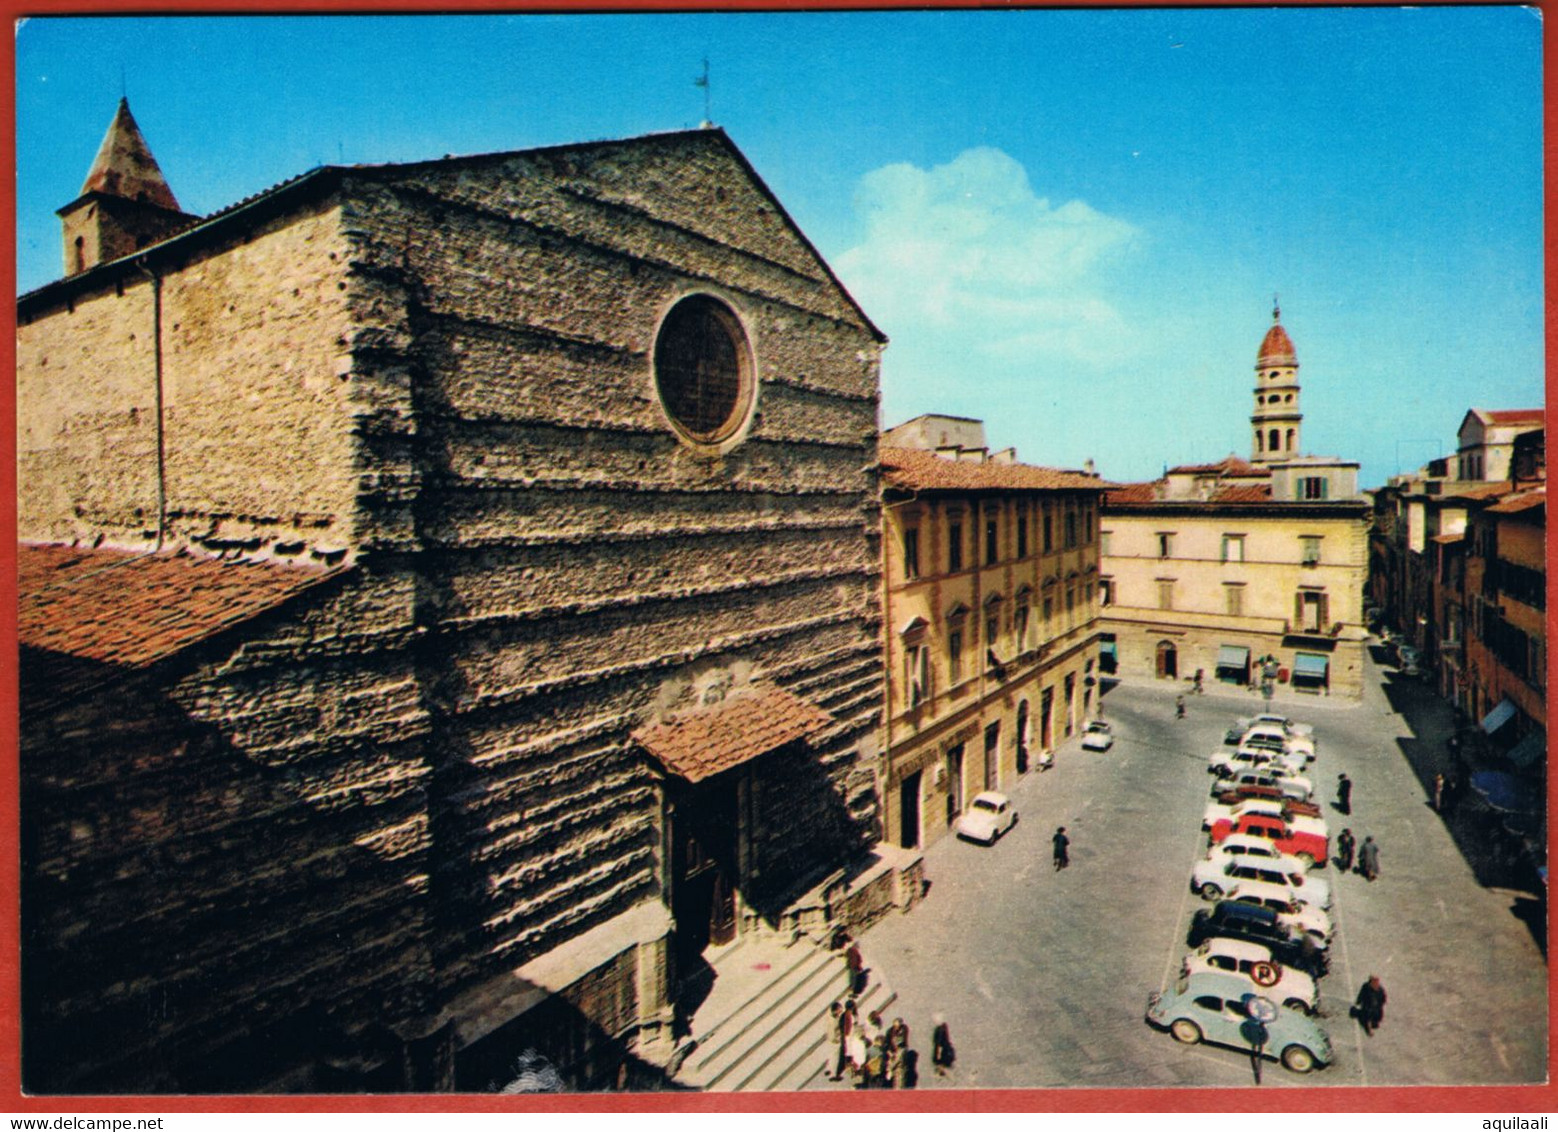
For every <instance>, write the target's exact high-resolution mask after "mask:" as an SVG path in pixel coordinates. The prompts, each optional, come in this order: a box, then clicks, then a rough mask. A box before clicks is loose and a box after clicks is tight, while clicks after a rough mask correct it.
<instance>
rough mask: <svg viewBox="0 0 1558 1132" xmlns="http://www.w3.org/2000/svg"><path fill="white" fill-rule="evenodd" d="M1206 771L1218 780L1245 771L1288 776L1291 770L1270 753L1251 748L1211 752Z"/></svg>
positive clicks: (1224, 749)
mask: <svg viewBox="0 0 1558 1132" xmlns="http://www.w3.org/2000/svg"><path fill="white" fill-rule="evenodd" d="M1206 769H1207V770H1209V771H1211V772H1212V773H1213V774H1215V775H1217V777H1218V778H1232V777H1233V776H1234V775H1236V774H1238V773H1240V772H1241V771H1246V770H1255V771H1262V772H1264V773H1267V774H1276V773H1282V774H1288V773H1291V772H1292V769H1293V768H1292V767H1291V766H1289V765H1288V764H1287V763H1285V762H1279V761H1278V759H1277V756H1276V754H1275V753H1274V752H1272V751H1262V750H1257V749H1255V748H1253V747H1240V748H1239V749H1238V750H1234V751H1230V750H1228V749H1227V748H1226V747H1225V748H1223V749H1221V750H1217V751H1213V752H1212V755H1211V757H1210V758H1209V759H1208V760H1207V765H1206Z"/></svg>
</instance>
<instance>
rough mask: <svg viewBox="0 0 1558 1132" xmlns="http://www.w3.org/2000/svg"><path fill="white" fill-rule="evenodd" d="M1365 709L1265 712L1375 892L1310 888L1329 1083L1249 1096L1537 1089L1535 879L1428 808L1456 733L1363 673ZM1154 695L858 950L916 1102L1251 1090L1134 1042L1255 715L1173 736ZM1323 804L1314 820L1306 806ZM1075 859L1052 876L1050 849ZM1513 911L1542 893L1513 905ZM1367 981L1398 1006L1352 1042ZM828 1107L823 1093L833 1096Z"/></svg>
mask: <svg viewBox="0 0 1558 1132" xmlns="http://www.w3.org/2000/svg"><path fill="white" fill-rule="evenodd" d="M1366 682H1367V686H1366V690H1365V695H1364V697H1363V700H1362V702H1361V703H1350V704H1349V703H1343V702H1341V701H1333V700H1330V699H1326V698H1324V697H1315V696H1304V695H1298V694H1293V693H1288V694H1286V695H1283V694H1282V693H1279V694H1278V696H1277V698H1276V700H1275V701H1274V707H1276V708H1279V709H1283V710H1286V711H1287V712H1288V713H1289V714H1291V715H1292V716H1294V718H1297V719H1300V720H1303V721H1305V722H1309V723H1313V724H1314V727H1315V734H1316V737H1317V739H1318V740H1319V755H1318V759H1317V761H1316V763H1315V764H1314V766H1313V767H1312V768H1311V775H1312V777H1313V778H1314V780H1315V785H1316V793H1317V800H1320V801H1323V802H1324V803H1325V804H1326V807H1325V808H1326V818H1327V820H1328V822H1329V823H1330V825H1331V832H1332V835H1333V836H1334V835H1335V834H1336V833H1337V832H1339V831H1340V829H1341V827H1342V826H1344V825H1348V826H1350V827H1351V828H1352V829H1353V831H1354V833H1356V834H1357V836H1358V839H1359V841H1360V843H1361V841H1362V839H1363V837H1364V836H1366V835H1373V836H1374V838H1375V840H1376V841H1377V842H1378V843H1379V844H1380V846H1381V876H1380V879H1379V880H1378V881H1376V882H1374V883H1372V884H1371V883H1369V882H1366V881H1365V880H1364V879H1363V878H1362V877H1359V876H1357V875H1346V876H1338V875H1337V870H1336V868H1335V866H1334V865H1332V866H1330V867H1329V868H1328V869H1327V870H1326V872H1325V873H1324V874H1322V875H1325V876H1327V877H1329V878H1330V879H1331V882H1332V885H1333V887H1334V889H1335V893H1336V895H1335V901H1336V906H1335V909H1334V911H1333V917H1334V918H1335V920H1336V924H1337V938H1336V940H1335V943H1334V944H1333V947H1332V971H1331V974H1330V975H1329V976H1327V977H1326V978H1325V979H1323V980H1322V981H1321V992H1322V1000H1321V1009H1322V1018H1321V1021H1322V1023H1323V1024H1324V1025H1325V1026H1326V1027H1327V1028H1328V1030H1329V1031H1330V1034H1331V1040H1332V1044H1333V1045H1334V1047H1335V1051H1336V1060H1335V1063H1334V1064H1333V1065H1332V1066H1330V1067H1329V1068H1327V1069H1325V1070H1324V1071H1322V1072H1317V1073H1314V1074H1311V1075H1309V1076H1305V1077H1300V1076H1297V1075H1294V1074H1291V1073H1288V1072H1287V1071H1286V1070H1283V1069H1281V1068H1280V1067H1278V1066H1276V1065H1275V1064H1269V1065H1268V1066H1267V1067H1266V1069H1265V1071H1264V1074H1263V1076H1264V1080H1265V1084H1266V1085H1268V1086H1270V1085H1284V1086H1291V1085H1304V1086H1314V1087H1326V1086H1338V1085H1340V1086H1346V1085H1363V1086H1382V1085H1398V1086H1399V1085H1468V1084H1505V1085H1507V1084H1522V1083H1538V1082H1541V1081H1543V1080H1544V1079H1545V1075H1546V1064H1547V1052H1546V1041H1547V968H1546V962H1545V958H1544V955H1543V950H1542V948H1540V947H1539V946H1538V943H1537V938H1536V937H1537V936H1538V935H1540V934H1541V933H1542V932H1543V931H1545V928H1544V927H1543V926H1542V921H1541V917H1542V916H1543V915H1544V914H1545V905H1543V904H1540V903H1538V902H1537V901H1536V899H1535V894H1534V892H1529V891H1526V892H1523V891H1519V890H1518V889H1516V888H1511V887H1508V885H1510V884H1520V885H1527V884H1528V880H1529V878H1526V877H1522V876H1520V875H1519V874H1510V872H1509V870H1507V869H1504V870H1502V871H1501V870H1499V869H1497V868H1492V867H1490V865H1489V858H1488V853H1487V851H1486V845H1487V843H1488V842H1489V841H1490V836H1488V835H1487V825H1488V823H1487V821H1486V818H1487V814H1486V812H1485V811H1482V812H1479V811H1478V810H1477V809H1476V803H1475V800H1472V801H1470V802H1468V803H1464V804H1463V806H1462V809H1461V810H1460V811H1458V812H1457V813H1456V814H1455V815H1454V816H1453V817H1452V818H1451V819H1450V821H1449V823H1448V824H1447V823H1446V820H1445V819H1444V818H1442V817H1441V816H1440V815H1438V814H1436V813H1435V812H1434V811H1433V810H1432V809H1431V807H1430V806H1429V805H1428V794H1429V788H1428V787H1427V786H1426V785H1425V784H1426V783H1429V782H1431V781H1432V777H1433V774H1434V772H1435V771H1436V770H1439V769H1447V768H1448V767H1449V762H1448V755H1447V752H1446V749H1445V744H1444V740H1445V738H1446V737H1447V736H1448V734H1449V733H1450V727H1451V720H1450V715H1449V711H1448V709H1447V708H1446V707H1445V705H1444V704H1443V703H1442V701H1439V700H1437V699H1436V698H1435V697H1433V696H1432V695H1431V693H1430V692H1429V691H1428V690H1427V689H1425V688H1423V687H1422V686H1421V685H1419V684H1417V683H1416V682H1415V681H1411V682H1409V681H1404V680H1403V679H1402V678H1400V677H1397V676H1396V675H1395V674H1394V672H1393V671H1391V670H1381V669H1380V668H1378V667H1377V666H1376V665H1375V664H1374V663H1373V662H1372V661H1370V662H1368V671H1367V673H1366ZM1178 690H1179V689H1176V688H1174V687H1173V686H1171V685H1168V684H1153V683H1141V684H1136V685H1131V684H1120V685H1117V686H1116V687H1114V688H1113V689H1111V690H1110V691H1109V692H1108V694H1107V696H1106V697H1105V700H1104V706H1105V717H1106V718H1107V719H1109V720H1110V721H1111V722H1112V723H1113V724H1114V727H1115V731H1116V735H1117V739H1116V742H1115V745H1114V748H1113V749H1112V750H1111V751H1108V752H1106V753H1101V754H1098V753H1089V752H1084V751H1082V750H1080V749H1079V748H1078V747H1077V745H1076V741H1075V740H1074V739H1073V740H1071V741H1070V742H1069V743H1068V744H1067V746H1066V747H1064V748H1063V749H1062V750H1061V751H1060V752H1059V754H1058V755H1057V757H1056V763H1055V767H1054V769H1052V770H1050V771H1046V772H1038V771H1034V772H1030V773H1029V774H1028V775H1027V776H1025V777H1024V779H1023V780H1022V781H1020V782H1019V783H1017V784H1016V785H1015V786H1014V787H1013V788H1012V790H1011V794H1012V796H1013V798H1014V800H1015V801H1016V804H1017V806H1018V808H1019V811H1020V814H1021V821H1020V822H1019V824H1018V825H1017V827H1016V828H1015V829H1014V830H1013V831H1012V832H1011V833H1009V834H1008V835H1007V836H1006V837H1004V838H1003V839H1002V840H1001V841H1000V842H998V843H997V844H996V845H994V846H993V847H990V848H985V847H982V846H977V845H972V844H968V843H964V842H960V841H957V840H955V839H951V838H947V839H944V840H942V841H941V842H939V843H937V844H936V845H934V846H932V847H931V848H930V849H929V850H928V851H927V852H926V872H927V876H928V877H929V879H930V881H931V888H930V891H929V893H928V895H927V896H926V899H925V901H924V902H923V903H922V904H921V905H920V906H919V907H918V908H917V909H916V910H914V911H913V912H911V913H909V914H908V915H902V916H891V917H889V918H888V919H886V920H884V921H882V922H881V923H880V924H878V925H877V926H875V927H873V928H872V929H871V930H870V931H869V932H867V933H866V935H865V936H864V938H863V940H862V945H863V948H864V950H865V954H866V958H867V960H868V962H869V963H871V964H872V965H873V966H874V967H875V968H876V969H877V970H878V972H879V973H880V974H881V975H882V976H883V977H884V978H885V979H886V981H887V982H888V984H889V985H890V986H891V987H892V988H893V989H894V990H895V991H897V993H898V1001H897V1003H895V1005H894V1008H893V1010H892V1011H890V1013H891V1014H901V1015H902V1016H903V1018H904V1019H905V1021H906V1022H907V1023H908V1024H909V1026H910V1030H911V1036H912V1045H913V1046H914V1048H916V1049H917V1050H918V1051H920V1054H921V1058H922V1060H921V1066H922V1068H923V1070H924V1072H923V1073H922V1075H921V1081H920V1085H921V1087H922V1088H926V1087H928V1088H936V1087H956V1088H979V1087H1008V1088H1010V1087H1061V1086H1073V1087H1096V1088H1132V1087H1144V1088H1162V1087H1172V1086H1219V1085H1232V1086H1248V1085H1251V1084H1253V1083H1254V1082H1253V1078H1252V1073H1251V1065H1250V1062H1249V1059H1248V1057H1247V1055H1241V1054H1240V1053H1238V1052H1236V1051H1234V1050H1228V1049H1219V1048H1216V1047H1212V1046H1204V1045H1203V1046H1195V1047H1187V1046H1183V1045H1180V1044H1179V1043H1177V1042H1175V1041H1174V1040H1173V1039H1172V1038H1171V1037H1170V1036H1169V1035H1167V1034H1164V1033H1160V1032H1158V1031H1155V1030H1153V1029H1151V1028H1150V1027H1148V1026H1147V1025H1146V1023H1145V1022H1144V1021H1143V1012H1144V1009H1145V1004H1146V999H1147V995H1148V993H1149V992H1151V991H1154V990H1157V989H1159V988H1160V987H1162V986H1164V985H1165V984H1166V983H1168V982H1169V981H1171V980H1172V979H1173V978H1174V976H1175V975H1176V973H1177V970H1178V966H1179V963H1180V960H1181V958H1182V956H1183V955H1184V953H1185V950H1186V948H1185V932H1186V929H1187V927H1188V924H1189V920H1190V917H1191V915H1192V913H1193V912H1194V911H1195V909H1196V908H1198V907H1200V906H1202V902H1201V900H1200V899H1199V897H1197V896H1194V895H1193V894H1192V893H1191V892H1190V891H1189V876H1190V869H1191V866H1192V864H1193V863H1194V861H1195V860H1196V859H1197V858H1198V857H1199V856H1200V855H1201V854H1202V853H1204V851H1205V844H1206V842H1205V835H1204V834H1203V833H1202V832H1201V830H1200V819H1201V812H1202V809H1203V808H1204V806H1205V803H1206V800H1207V794H1208V789H1209V786H1210V776H1209V775H1208V774H1207V772H1206V760H1207V756H1208V754H1210V753H1211V752H1212V751H1213V750H1215V749H1217V748H1218V747H1219V746H1220V745H1221V743H1222V737H1223V732H1224V730H1225V729H1226V727H1227V726H1228V725H1229V724H1230V723H1231V722H1232V720H1233V718H1234V717H1235V716H1238V715H1247V714H1251V713H1252V712H1253V711H1255V710H1258V709H1259V708H1260V707H1261V705H1262V701H1261V700H1260V699H1259V698H1258V697H1257V696H1253V695H1251V694H1250V693H1248V692H1245V691H1243V690H1237V689H1223V688H1220V687H1219V688H1216V689H1209V690H1208V692H1207V694H1205V695H1203V696H1190V697H1187V701H1188V718H1186V719H1184V720H1176V719H1174V710H1173V703H1174V696H1175V694H1176V692H1177V691H1178ZM1342 771H1345V772H1346V773H1347V774H1348V775H1349V777H1351V778H1352V780H1353V782H1354V784H1355V786H1354V791H1353V806H1352V813H1351V815H1350V816H1347V817H1343V816H1341V815H1338V814H1336V813H1334V812H1333V810H1332V807H1331V806H1330V804H1329V803H1330V801H1331V798H1332V797H1333V785H1334V783H1335V781H1336V775H1337V774H1338V773H1339V772H1342ZM1322 795H1323V797H1322ZM1057 825H1065V826H1067V828H1068V830H1069V832H1070V835H1071V859H1072V864H1071V867H1070V868H1069V869H1067V870H1065V871H1063V872H1058V873H1057V872H1056V871H1054V869H1053V868H1052V867H1051V861H1050V835H1051V834H1052V833H1053V832H1054V830H1055V827H1056V826H1057ZM1529 887H1531V888H1535V887H1538V886H1537V885H1536V884H1534V883H1529ZM1370 974H1378V975H1379V976H1380V977H1381V978H1382V980H1383V981H1384V983H1385V987H1386V989H1387V991H1388V993H1389V995H1390V1001H1389V1006H1388V1008H1387V1010H1386V1017H1385V1023H1384V1025H1383V1027H1381V1029H1380V1030H1379V1031H1378V1032H1377V1033H1375V1034H1374V1035H1373V1036H1372V1037H1367V1036H1365V1035H1364V1034H1363V1032H1362V1031H1361V1029H1360V1028H1359V1027H1358V1026H1357V1025H1356V1023H1354V1022H1352V1021H1351V1020H1350V1019H1349V1017H1348V1006H1349V1005H1350V1003H1351V1001H1352V997H1353V995H1354V994H1355V993H1356V991H1357V988H1358V986H1359V985H1360V984H1361V983H1362V982H1363V981H1364V980H1365V979H1366V978H1367V977H1368V976H1369V975H1370ZM934 1013H940V1014H942V1015H944V1016H945V1017H946V1019H947V1022H948V1023H949V1025H950V1027H951V1032H952V1037H953V1042H954V1045H955V1047H956V1049H957V1064H956V1067H955V1069H954V1070H953V1072H952V1073H951V1074H950V1075H948V1076H947V1077H937V1076H935V1075H934V1074H933V1073H931V1072H930V1056H929V1054H930V1032H931V1020H932V1015H933V1014H934ZM835 1087H836V1086H835Z"/></svg>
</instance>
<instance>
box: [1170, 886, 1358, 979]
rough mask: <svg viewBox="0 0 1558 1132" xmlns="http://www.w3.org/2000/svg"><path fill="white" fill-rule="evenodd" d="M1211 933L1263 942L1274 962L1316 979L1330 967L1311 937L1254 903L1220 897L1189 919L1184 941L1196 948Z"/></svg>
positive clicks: (1322, 951) (1268, 909)
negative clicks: (1293, 928)
mask: <svg viewBox="0 0 1558 1132" xmlns="http://www.w3.org/2000/svg"><path fill="white" fill-rule="evenodd" d="M1214 936H1221V937H1222V938H1224V939H1242V940H1246V941H1248V942H1250V943H1260V944H1264V945H1265V946H1267V947H1269V948H1271V957H1272V958H1273V959H1275V960H1276V961H1277V962H1278V963H1286V964H1287V965H1288V966H1290V967H1297V968H1298V969H1299V970H1300V971H1304V972H1306V973H1308V974H1310V975H1312V976H1314V977H1315V978H1317V979H1318V978H1319V977H1320V976H1321V975H1324V974H1325V973H1326V971H1328V970H1329V969H1330V960H1328V959H1327V958H1326V954H1325V951H1324V950H1323V949H1322V948H1320V947H1318V946H1317V945H1316V944H1315V941H1314V940H1313V939H1312V938H1310V937H1309V936H1308V935H1307V934H1304V935H1302V936H1299V935H1294V934H1292V933H1291V932H1289V930H1288V928H1287V927H1286V925H1284V924H1282V923H1280V922H1279V921H1278V920H1277V914H1276V913H1275V912H1273V911H1272V910H1271V909H1270V908H1263V907H1261V906H1260V905H1257V904H1241V903H1240V902H1239V901H1237V900H1224V901H1222V902H1220V903H1218V904H1215V905H1213V906H1212V907H1211V908H1203V909H1201V910H1200V911H1199V912H1197V913H1196V914H1195V919H1193V920H1191V921H1190V935H1189V936H1188V937H1187V938H1186V940H1185V943H1186V944H1187V945H1189V946H1190V947H1200V946H1201V944H1202V943H1204V942H1205V941H1206V940H1209V939H1211V938H1213V937H1214Z"/></svg>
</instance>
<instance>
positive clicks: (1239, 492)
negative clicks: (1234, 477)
mask: <svg viewBox="0 0 1558 1132" xmlns="http://www.w3.org/2000/svg"><path fill="white" fill-rule="evenodd" d="M1210 501H1211V502H1212V503H1270V502H1271V485H1270V484H1269V483H1246V484H1229V485H1228V486H1227V487H1219V488H1218V489H1217V490H1216V491H1214V492H1212V498H1211V500H1210Z"/></svg>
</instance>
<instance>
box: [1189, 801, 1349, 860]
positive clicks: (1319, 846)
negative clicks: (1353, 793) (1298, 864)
mask: <svg viewBox="0 0 1558 1132" xmlns="http://www.w3.org/2000/svg"><path fill="white" fill-rule="evenodd" d="M1230 833H1242V834H1245V835H1247V836H1249V837H1260V838H1264V839H1265V840H1267V841H1270V842H1271V843H1272V844H1273V845H1274V846H1276V847H1277V849H1278V850H1279V851H1281V852H1283V853H1287V854H1290V855H1291V856H1294V857H1297V858H1298V859H1299V860H1301V861H1303V862H1304V863H1305V864H1307V865H1310V866H1311V867H1316V868H1324V867H1325V863H1326V862H1327V861H1329V860H1330V859H1331V843H1330V840H1329V839H1328V838H1325V837H1321V836H1320V835H1319V834H1317V833H1308V832H1306V831H1304V830H1301V829H1294V828H1292V827H1290V826H1289V825H1288V824H1287V823H1286V822H1285V821H1283V820H1282V819H1281V818H1275V817H1272V816H1270V815H1269V814H1241V815H1240V816H1239V819H1238V820H1237V821H1233V822H1230V821H1229V820H1228V819H1227V818H1221V819H1219V820H1218V821H1216V822H1213V823H1212V844H1214V845H1215V844H1217V843H1218V842H1219V841H1221V840H1222V839H1223V838H1225V837H1227V836H1228V835H1229V834H1230Z"/></svg>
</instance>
